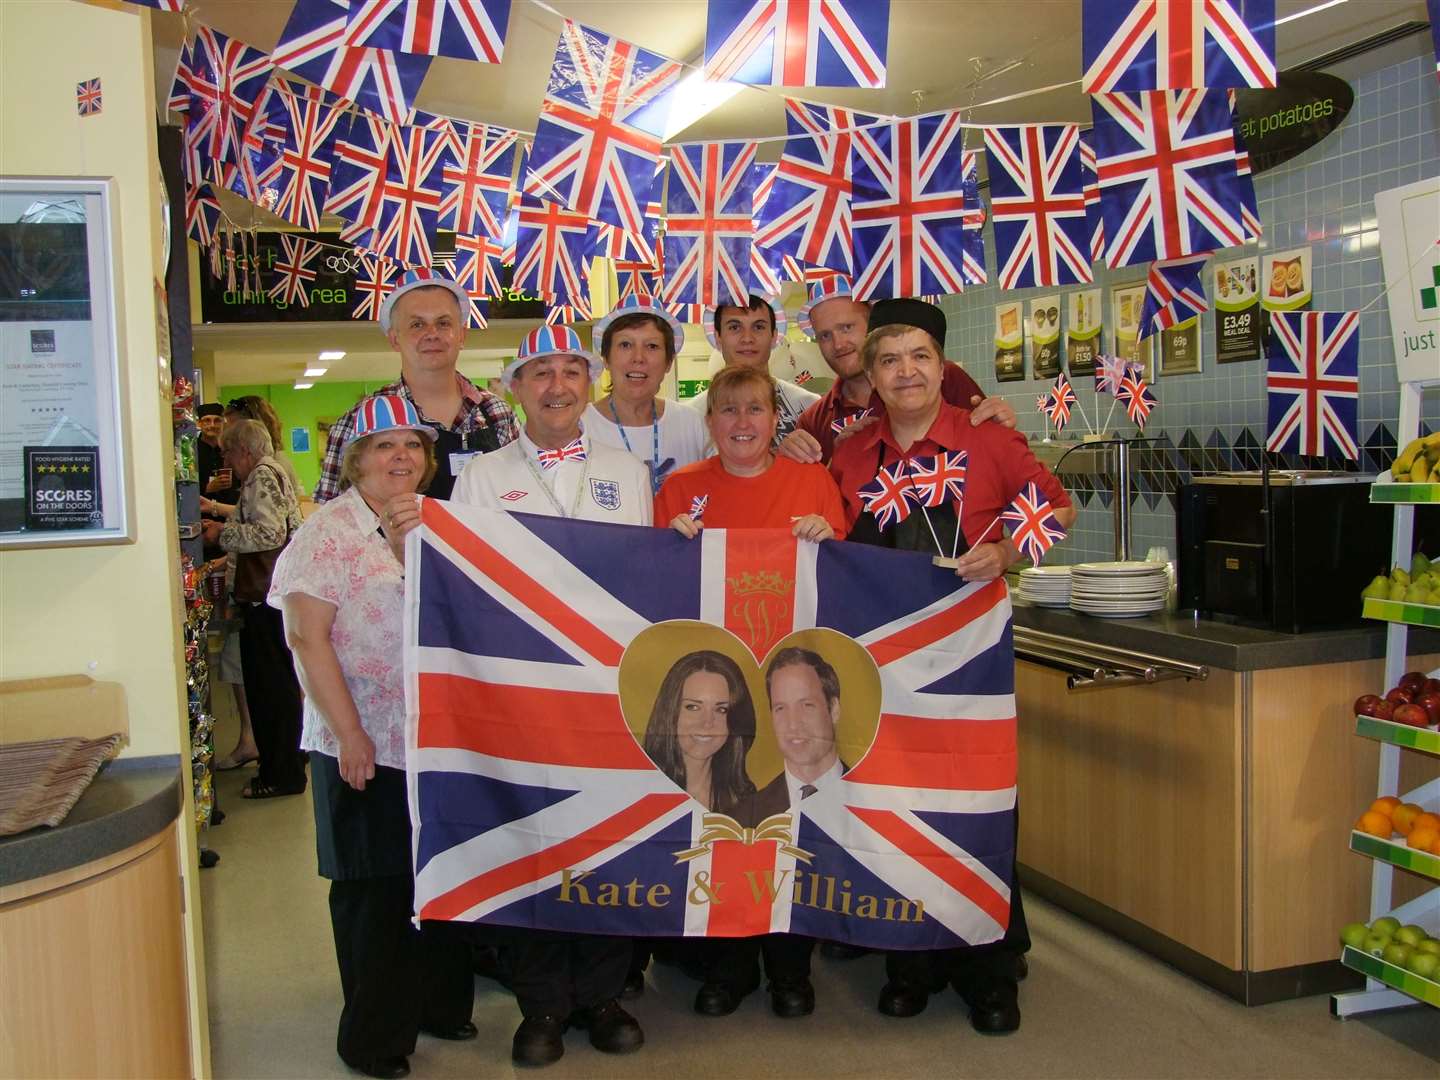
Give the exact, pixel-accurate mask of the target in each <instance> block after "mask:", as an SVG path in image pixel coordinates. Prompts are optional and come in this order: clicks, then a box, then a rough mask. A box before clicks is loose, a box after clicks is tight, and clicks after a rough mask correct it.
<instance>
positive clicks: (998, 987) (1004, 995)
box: [960, 975, 1020, 1035]
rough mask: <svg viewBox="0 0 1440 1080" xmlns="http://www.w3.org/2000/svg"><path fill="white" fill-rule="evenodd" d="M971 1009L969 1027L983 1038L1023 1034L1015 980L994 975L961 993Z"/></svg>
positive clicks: (1018, 989)
mask: <svg viewBox="0 0 1440 1080" xmlns="http://www.w3.org/2000/svg"><path fill="white" fill-rule="evenodd" d="M960 996H961V998H963V999H964V1001H965V1004H966V1005H968V1006H970V1026H971V1027H973V1028H974V1029H975V1030H976V1031H978V1032H979V1033H980V1034H981V1035H1009V1034H1010V1033H1011V1032H1014V1031H1019V1030H1020V988H1019V987H1018V986H1016V985H1015V980H1014V979H1007V978H1005V977H1004V976H1003V975H994V976H991V977H990V978H988V979H984V980H983V981H981V982H978V983H976V984H975V985H974V986H972V987H967V988H966V989H965V990H962V991H961V992H960Z"/></svg>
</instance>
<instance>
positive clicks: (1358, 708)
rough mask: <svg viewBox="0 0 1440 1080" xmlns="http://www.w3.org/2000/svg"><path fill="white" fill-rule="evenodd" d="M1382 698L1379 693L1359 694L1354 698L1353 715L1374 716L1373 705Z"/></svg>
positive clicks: (1377, 703)
mask: <svg viewBox="0 0 1440 1080" xmlns="http://www.w3.org/2000/svg"><path fill="white" fill-rule="evenodd" d="M1383 700H1384V698H1382V697H1381V696H1380V695H1379V694H1361V695H1360V696H1359V697H1358V698H1356V699H1355V715H1356V716H1374V715H1375V706H1376V705H1379V704H1380V702H1381V701H1383Z"/></svg>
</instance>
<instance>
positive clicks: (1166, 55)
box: [1080, 0, 1275, 94]
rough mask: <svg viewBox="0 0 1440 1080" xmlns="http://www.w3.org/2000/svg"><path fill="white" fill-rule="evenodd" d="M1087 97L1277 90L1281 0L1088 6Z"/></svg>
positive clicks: (1131, 1) (1118, 1)
mask: <svg viewBox="0 0 1440 1080" xmlns="http://www.w3.org/2000/svg"><path fill="white" fill-rule="evenodd" d="M1080 40H1081V51H1082V66H1083V68H1084V75H1083V77H1082V78H1081V80H1080V89H1081V91H1082V92H1084V93H1086V94H1098V93H1103V92H1105V91H1110V90H1189V89H1199V88H1201V87H1211V88H1216V89H1224V88H1226V87H1235V86H1249V87H1252V88H1254V89H1269V88H1271V87H1273V86H1274V85H1275V0H1084V7H1082V8H1081V16H1080Z"/></svg>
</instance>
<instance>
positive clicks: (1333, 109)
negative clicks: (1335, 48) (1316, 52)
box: [1235, 71, 1355, 173]
mask: <svg viewBox="0 0 1440 1080" xmlns="http://www.w3.org/2000/svg"><path fill="white" fill-rule="evenodd" d="M1354 103H1355V91H1354V90H1352V89H1351V88H1350V84H1349V83H1347V82H1346V81H1345V80H1344V79H1341V78H1338V77H1337V76H1335V75H1329V74H1326V73H1325V72H1323V71H1282V72H1281V73H1280V76H1279V78H1278V79H1277V80H1276V85H1275V89H1273V90H1241V91H1239V92H1238V93H1237V94H1236V95H1235V126H1236V127H1237V128H1238V129H1239V131H1240V134H1241V135H1242V136H1244V138H1245V148H1246V149H1247V150H1248V151H1249V152H1250V168H1251V169H1252V170H1253V171H1254V172H1257V173H1262V172H1264V171H1265V170H1266V169H1273V168H1274V167H1275V166H1276V165H1279V164H1281V163H1282V162H1286V161H1289V160H1290V159H1291V158H1293V157H1294V156H1295V155H1296V154H1300V153H1303V152H1304V151H1306V150H1308V149H1310V147H1312V146H1314V145H1315V144H1316V143H1318V142H1319V141H1320V140H1321V139H1323V138H1325V136H1327V135H1329V134H1330V133H1331V132H1332V131H1334V130H1335V129H1336V128H1338V127H1339V126H1340V122H1341V121H1342V120H1344V119H1345V115H1346V114H1347V113H1348V112H1349V111H1350V106H1352V105H1353V104H1354Z"/></svg>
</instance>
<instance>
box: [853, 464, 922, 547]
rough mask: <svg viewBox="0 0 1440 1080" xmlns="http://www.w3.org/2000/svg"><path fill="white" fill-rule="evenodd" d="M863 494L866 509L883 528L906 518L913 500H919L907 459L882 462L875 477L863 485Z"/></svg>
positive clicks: (861, 490)
mask: <svg viewBox="0 0 1440 1080" xmlns="http://www.w3.org/2000/svg"><path fill="white" fill-rule="evenodd" d="M859 495H860V501H861V502H862V503H863V504H864V505H865V510H866V511H867V512H868V513H869V514H870V516H871V517H873V518H874V519H875V524H876V525H877V526H879V528H880V529H881V530H882V531H883V530H885V529H888V528H889V527H890V526H891V525H898V524H900V522H902V521H904V520H905V519H906V518H907V517H909V516H910V504H911V503H916V502H919V494H918V493H917V492H916V490H915V485H914V484H913V483H912V482H911V480H910V476H909V474H908V471H907V470H906V467H905V462H904V461H897V462H895V464H893V465H889V466H886V465H882V466H880V471H879V472H878V473H876V474H875V479H874V480H871V481H870V482H869V483H868V484H865V485H864V486H863V487H861V488H860V491H859Z"/></svg>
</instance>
